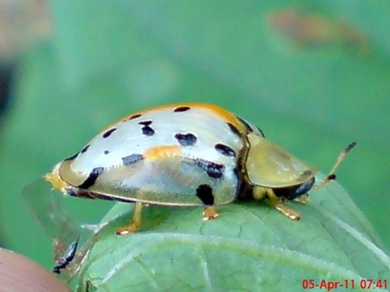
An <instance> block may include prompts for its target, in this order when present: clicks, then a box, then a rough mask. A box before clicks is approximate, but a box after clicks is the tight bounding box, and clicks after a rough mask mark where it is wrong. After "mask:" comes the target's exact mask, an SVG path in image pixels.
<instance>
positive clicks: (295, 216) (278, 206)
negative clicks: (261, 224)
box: [274, 202, 301, 221]
mask: <svg viewBox="0 0 390 292" xmlns="http://www.w3.org/2000/svg"><path fill="white" fill-rule="evenodd" d="M274 207H275V209H276V210H278V211H279V212H281V213H282V214H283V215H285V216H287V217H288V218H290V219H291V220H294V221H299V220H300V219H301V215H299V213H298V212H296V211H294V210H293V209H290V208H289V207H287V206H286V205H285V204H283V203H281V202H279V203H278V204H276V205H275V206H274Z"/></svg>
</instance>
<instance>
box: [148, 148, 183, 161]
mask: <svg viewBox="0 0 390 292" xmlns="http://www.w3.org/2000/svg"><path fill="white" fill-rule="evenodd" d="M180 155H181V147H180V146H158V147H153V148H150V149H148V150H146V151H145V153H144V157H145V159H147V160H156V159H159V158H161V157H174V156H180Z"/></svg>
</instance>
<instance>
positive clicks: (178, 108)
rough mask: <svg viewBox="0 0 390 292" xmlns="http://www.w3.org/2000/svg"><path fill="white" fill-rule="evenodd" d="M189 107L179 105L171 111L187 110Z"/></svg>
mask: <svg viewBox="0 0 390 292" xmlns="http://www.w3.org/2000/svg"><path fill="white" fill-rule="evenodd" d="M189 109H190V107H189V106H179V107H177V108H175V109H174V110H173V111H174V112H175V113H178V112H186V111H188V110H189Z"/></svg>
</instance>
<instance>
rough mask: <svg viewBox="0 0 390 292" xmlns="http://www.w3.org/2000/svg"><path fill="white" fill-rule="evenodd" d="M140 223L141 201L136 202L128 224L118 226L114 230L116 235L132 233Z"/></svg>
mask: <svg viewBox="0 0 390 292" xmlns="http://www.w3.org/2000/svg"><path fill="white" fill-rule="evenodd" d="M141 223H142V203H140V202H136V203H135V207H134V214H133V218H132V219H131V221H130V223H129V225H127V226H124V227H121V228H118V229H117V230H116V234H117V235H123V234H128V233H133V232H134V231H137V230H138V229H139V228H140V226H141Z"/></svg>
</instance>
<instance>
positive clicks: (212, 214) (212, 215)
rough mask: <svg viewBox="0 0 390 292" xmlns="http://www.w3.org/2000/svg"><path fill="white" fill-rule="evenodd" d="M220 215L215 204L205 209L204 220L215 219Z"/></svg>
mask: <svg viewBox="0 0 390 292" xmlns="http://www.w3.org/2000/svg"><path fill="white" fill-rule="evenodd" d="M218 216H219V214H218V212H217V209H216V208H215V207H213V206H210V207H205V208H204V211H203V220H204V221H208V220H214V219H217V218H218Z"/></svg>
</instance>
